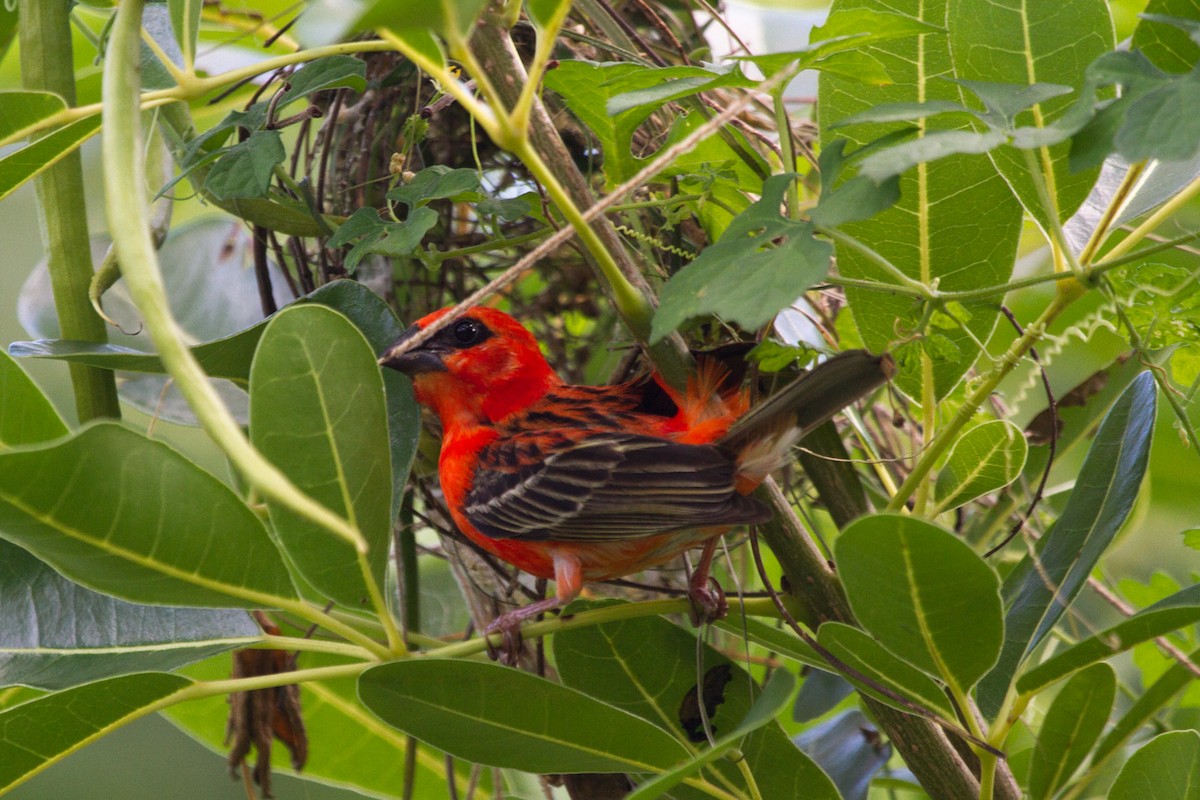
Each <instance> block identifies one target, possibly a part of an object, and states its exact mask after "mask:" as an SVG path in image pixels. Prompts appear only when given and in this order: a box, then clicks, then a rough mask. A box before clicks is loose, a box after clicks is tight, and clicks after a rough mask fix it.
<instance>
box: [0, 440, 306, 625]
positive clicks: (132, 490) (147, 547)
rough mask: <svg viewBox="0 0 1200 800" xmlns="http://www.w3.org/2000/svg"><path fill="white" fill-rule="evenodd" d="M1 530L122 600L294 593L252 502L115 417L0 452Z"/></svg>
mask: <svg viewBox="0 0 1200 800" xmlns="http://www.w3.org/2000/svg"><path fill="white" fill-rule="evenodd" d="M0 536H3V537H4V538H5V539H9V540H10V541H13V542H15V543H17V544H19V545H20V546H21V547H23V548H25V549H26V550H29V551H30V552H32V553H33V554H34V555H36V556H37V557H38V558H39V559H41V560H42V561H45V562H46V563H48V564H50V565H51V566H53V567H54V568H55V569H56V570H58V571H59V572H61V573H62V574H64V575H66V576H67V577H69V578H70V579H71V580H73V581H75V582H77V583H80V584H82V585H84V586H87V587H89V588H92V589H95V590H97V591H101V592H104V593H106V594H111V595H113V596H115V597H120V598H123V599H126V600H130V601H132V602H139V603H162V604H167V605H191V606H215V607H232V608H238V607H245V606H247V605H260V606H266V607H271V606H273V605H275V604H277V603H279V602H282V601H284V600H291V599H294V598H295V592H294V589H293V587H292V585H291V579H290V578H289V576H288V572H287V568H286V567H285V566H284V563H283V559H282V558H281V557H280V555H279V551H278V550H276V549H275V545H274V544H273V543H272V542H271V539H270V538H269V537H268V535H267V531H266V529H265V528H264V527H263V524H262V522H261V521H260V520H259V519H258V517H257V516H255V514H254V512H253V511H251V510H250V509H249V508H247V507H246V505H245V504H244V503H242V501H241V500H240V499H239V498H238V497H237V496H236V495H235V494H234V493H233V492H232V491H231V490H230V489H229V488H228V487H227V486H225V485H224V484H223V483H221V482H220V481H218V480H217V479H216V478H214V477H213V476H211V475H209V474H208V473H207V472H204V471H203V470H201V469H200V468H199V467H197V466H196V465H195V464H193V463H191V462H190V461H188V460H187V459H186V458H184V457H183V456H181V455H179V454H178V453H177V452H175V451H174V450H172V449H171V448H169V447H168V446H167V445H165V444H163V443H161V442H156V441H152V440H150V439H147V438H145V437H144V436H141V435H139V434H137V433H134V432H133V431H131V430H129V429H128V428H124V427H122V426H121V425H118V424H114V423H108V422H102V423H98V424H95V425H92V426H90V427H87V428H84V429H83V430H82V431H80V432H79V433H78V434H77V435H75V436H73V437H72V438H70V439H66V440H63V441H60V442H59V443H57V444H54V445H50V446H47V447H44V448H39V449H23V450H16V451H12V452H8V453H0Z"/></svg>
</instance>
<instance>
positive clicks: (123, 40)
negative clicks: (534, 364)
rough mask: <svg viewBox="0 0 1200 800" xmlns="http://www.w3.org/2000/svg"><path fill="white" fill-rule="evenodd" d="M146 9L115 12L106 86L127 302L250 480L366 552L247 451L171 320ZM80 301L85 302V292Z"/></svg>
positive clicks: (113, 215) (114, 224) (111, 186)
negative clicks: (150, 168) (145, 83)
mask: <svg viewBox="0 0 1200 800" xmlns="http://www.w3.org/2000/svg"><path fill="white" fill-rule="evenodd" d="M144 5H145V0H125V1H124V2H122V4H121V5H120V7H118V9H117V12H116V16H115V19H114V22H113V28H112V36H111V39H110V41H109V50H108V58H107V59H106V60H105V64H104V81H103V90H104V99H105V103H104V112H103V117H104V129H105V135H104V139H103V161H104V179H105V180H104V190H105V199H106V201H107V202H106V208H107V211H108V220H109V230H110V232H111V234H112V238H113V245H114V246H115V248H116V250H117V257H118V258H119V259H120V262H121V267H122V274H123V276H124V278H125V283H126V285H127V286H128V288H129V294H130V297H131V298H132V299H133V302H134V304H135V305H136V306H137V308H138V311H139V312H140V313H141V315H142V319H143V320H144V322H145V325H146V330H147V331H148V332H149V333H150V337H151V339H152V340H153V342H154V345H155V347H156V348H157V349H158V353H159V357H160V358H161V359H162V362H163V365H164V366H165V367H166V369H167V371H168V372H169V373H170V374H171V377H172V378H174V379H175V382H176V384H177V385H178V386H179V390H180V392H181V393H182V394H183V396H184V397H185V398H186V399H187V401H188V404H189V405H190V406H191V408H192V410H193V411H194V412H195V414H196V417H197V418H198V419H199V420H200V423H201V425H203V427H204V429H205V430H206V431H207V432H208V434H209V436H211V437H212V438H213V440H214V441H216V443H217V444H218V445H219V446H220V447H221V449H222V450H224V451H225V453H226V454H227V455H228V456H229V458H230V460H231V461H232V462H233V463H234V465H235V466H236V467H237V468H238V469H239V471H241V472H242V473H243V475H244V476H245V477H246V479H247V481H249V483H250V484H251V485H252V486H253V487H254V488H255V489H257V490H258V491H259V492H260V493H261V494H262V495H263V496H264V497H267V498H270V499H271V500H274V501H275V502H277V503H279V504H280V505H283V506H285V507H286V508H288V509H290V510H291V511H294V512H296V513H297V514H300V515H301V516H303V517H304V518H306V519H309V520H311V521H313V522H315V523H317V524H319V525H320V526H321V527H323V528H326V529H328V530H329V531H330V532H331V533H333V534H335V535H336V536H339V537H341V538H342V539H345V540H346V541H348V542H350V543H352V544H354V545H355V547H357V548H359V549H360V550H362V549H365V548H366V542H365V541H364V540H363V538H362V534H361V533H360V532H359V531H358V530H357V528H355V527H354V526H353V525H351V524H350V523H349V522H347V521H346V520H345V519H342V518H341V517H340V516H338V515H337V514H334V513H333V512H332V511H330V510H329V509H328V508H326V507H325V506H323V505H321V504H320V503H318V502H317V501H315V500H313V499H312V498H311V497H308V496H307V495H305V494H304V493H303V492H301V491H300V490H299V489H297V488H296V486H295V485H294V484H293V483H292V482H291V481H290V480H289V479H288V478H287V476H285V475H284V474H283V473H282V472H280V471H279V470H278V469H277V468H276V467H275V466H274V465H273V464H271V463H270V462H269V461H267V460H266V459H265V458H263V456H262V455H261V454H260V453H259V452H258V451H257V450H255V449H254V447H252V446H251V445H250V443H249V441H247V439H246V436H245V434H244V433H243V432H242V429H241V426H240V425H239V424H238V422H237V420H235V419H234V418H233V415H232V414H230V413H229V410H228V409H227V408H226V407H225V405H224V404H223V403H222V402H221V398H220V396H219V395H218V394H217V393H216V390H215V389H214V388H213V386H212V384H211V383H210V382H209V381H208V376H207V375H206V374H205V373H204V370H203V369H202V368H201V367H200V365H199V363H198V362H197V361H196V359H195V357H194V356H192V354H191V352H190V351H189V350H188V348H187V346H186V344H185V343H184V337H183V332H182V330H181V329H180V328H179V324H178V323H177V322H176V320H175V317H174V315H173V314H172V313H171V310H170V306H169V304H168V301H167V295H166V291H165V289H164V287H163V282H162V274H161V272H160V270H159V265H158V254H157V253H156V252H155V249H154V242H153V241H152V239H151V235H150V226H149V221H148V219H147V215H146V206H145V202H144V200H143V197H142V194H143V187H144V186H145V170H144V165H143V163H142V160H141V153H142V146H141V139H142V137H141V116H140V107H139V102H138V86H139V85H140V74H139V70H138V60H139V56H140V45H141V38H140V26H141V15H142V9H143V7H144ZM82 296H83V298H84V300H85V302H86V287H85V289H84V291H83V295H82Z"/></svg>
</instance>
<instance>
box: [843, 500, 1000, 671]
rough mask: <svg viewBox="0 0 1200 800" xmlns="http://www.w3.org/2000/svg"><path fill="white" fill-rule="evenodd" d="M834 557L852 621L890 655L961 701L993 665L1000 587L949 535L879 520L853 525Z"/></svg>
mask: <svg viewBox="0 0 1200 800" xmlns="http://www.w3.org/2000/svg"><path fill="white" fill-rule="evenodd" d="M834 552H835V554H836V556H837V565H838V573H839V574H840V575H841V576H842V581H843V583H844V584H845V587H846V595H847V597H848V598H849V600H850V607H851V608H852V609H853V610H854V614H855V616H856V617H858V619H859V620H860V621H861V622H862V625H863V627H864V628H866V630H867V631H869V632H870V633H871V634H872V635H873V636H874V637H875V638H876V639H877V640H879V642H880V644H882V645H883V646H884V647H886V648H887V649H888V650H890V651H891V652H892V653H894V654H896V655H898V656H900V657H901V658H903V659H905V660H906V661H908V662H909V663H910V664H912V665H913V666H916V667H919V668H920V669H922V670H924V671H925V672H927V673H929V674H931V675H936V676H938V677H940V678H941V679H942V680H944V681H945V682H946V683H947V684H949V685H950V686H952V687H954V688H955V689H956V690H957V691H956V693H958V694H965V693H966V692H967V691H968V690H969V689H970V688H971V687H972V686H974V685H975V682H976V681H978V680H979V678H980V677H981V676H983V674H984V673H986V672H987V671H988V669H990V668H991V667H992V665H993V664H995V663H996V656H997V655H998V654H999V652H1000V646H1001V644H1002V643H1003V640H1004V625H1003V609H1002V608H1001V605H1000V594H999V591H998V589H999V583H1000V580H999V578H998V577H997V576H996V573H995V572H993V571H992V568H991V567H989V566H988V565H987V564H985V563H984V562H983V560H982V559H980V558H979V556H977V555H976V554H975V552H974V551H972V550H971V548H970V547H969V546H967V545H966V544H965V543H963V542H962V541H961V540H959V539H958V538H957V537H955V536H954V535H953V534H951V533H949V532H947V531H945V530H942V529H941V528H939V527H937V526H935V525H931V524H930V523H928V522H925V521H923V520H920V519H917V518H915V517H905V516H899V515H893V514H879V515H876V516H871V517H862V518H860V519H858V520H856V521H854V522H852V523H851V524H850V526H849V527H847V528H846V530H845V531H844V532H843V533H842V535H841V537H839V538H838V540H837V543H836V545H835V546H834Z"/></svg>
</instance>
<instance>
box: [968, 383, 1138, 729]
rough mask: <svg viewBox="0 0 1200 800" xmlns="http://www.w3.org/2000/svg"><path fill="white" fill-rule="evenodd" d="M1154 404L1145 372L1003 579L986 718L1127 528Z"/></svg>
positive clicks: (984, 698) (983, 694) (983, 705)
mask: <svg viewBox="0 0 1200 800" xmlns="http://www.w3.org/2000/svg"><path fill="white" fill-rule="evenodd" d="M1155 405H1156V403H1155V386H1154V376H1153V375H1151V374H1150V373H1149V372H1143V373H1142V374H1141V375H1139V376H1138V377H1137V378H1135V379H1134V381H1133V382H1132V383H1131V384H1130V385H1129V388H1128V389H1126V390H1125V392H1124V393H1123V394H1122V395H1121V397H1120V399H1118V400H1117V402H1116V403H1114V404H1113V407H1112V409H1110V410H1109V412H1108V415H1107V416H1106V417H1105V418H1104V422H1103V423H1101V425H1100V429H1099V430H1098V431H1097V432H1096V438H1095V440H1094V441H1093V442H1092V447H1091V450H1089V451H1088V455H1087V458H1086V460H1085V461H1084V463H1083V467H1082V469H1080V472H1079V477H1078V479H1077V480H1076V481H1075V490H1074V491H1073V492H1071V498H1070V499H1069V500H1068V501H1067V505H1066V508H1064V509H1063V513H1062V515H1061V516H1060V517H1059V519H1058V521H1057V522H1056V523H1055V524H1054V527H1052V528H1051V529H1050V532H1049V533H1048V534H1046V536H1044V537H1042V539H1041V540H1039V541H1038V543H1037V548H1036V550H1035V552H1034V553H1033V554H1032V556H1030V555H1027V556H1026V557H1025V558H1024V559H1022V560H1021V562H1020V563H1019V564H1018V565H1017V567H1016V568H1015V569H1014V570H1013V571H1012V572H1010V573H1009V575H1008V577H1007V578H1005V581H1004V598H1005V603H1006V605H1007V607H1008V611H1007V614H1006V616H1005V635H1004V649H1003V650H1002V651H1001V654H1000V660H999V661H998V662H997V664H996V667H995V669H993V670H992V671H991V672H990V673H988V675H987V676H986V677H985V678H984V679H983V681H981V682H980V685H979V695H978V698H979V706H980V709H981V710H982V711H983V713H984V714H986V715H988V716H994V715H995V714H996V713H997V712H998V711H999V710H1000V707H1001V705H1002V704H1003V702H1004V697H1005V695H1006V694H1007V692H1008V689H1009V684H1010V683H1011V682H1012V679H1013V676H1014V675H1015V674H1016V671H1017V669H1018V668H1019V667H1020V665H1021V663H1022V662H1023V661H1024V660H1025V658H1026V657H1027V656H1028V655H1029V653H1030V652H1031V651H1032V650H1033V649H1034V648H1035V647H1037V645H1038V644H1039V643H1040V642H1041V641H1042V639H1043V638H1044V637H1045V635H1046V634H1047V633H1049V631H1050V629H1051V628H1053V627H1054V625H1055V623H1056V622H1057V621H1058V619H1059V617H1061V616H1062V613H1063V612H1064V611H1065V610H1066V608H1067V606H1069V605H1070V604H1071V602H1072V601H1073V600H1074V599H1075V595H1076V594H1078V593H1079V590H1080V588H1082V587H1083V584H1084V582H1085V581H1086V580H1087V578H1088V576H1089V575H1090V574H1091V572H1092V570H1093V569H1094V568H1095V566H1096V563H1097V561H1098V560H1099V559H1100V556H1101V555H1102V554H1103V553H1104V551H1105V550H1106V549H1107V548H1108V545H1109V544H1110V543H1111V542H1112V540H1113V537H1114V536H1116V535H1117V531H1118V530H1120V528H1121V525H1122V524H1123V523H1124V522H1125V518H1126V517H1127V516H1128V514H1129V511H1130V509H1131V508H1132V507H1133V502H1134V500H1135V499H1136V498H1137V493H1138V490H1139V488H1140V487H1141V483H1142V476H1143V475H1145V472H1146V463H1147V460H1148V457H1149V450H1150V440H1151V434H1152V433H1153V432H1154V415H1155ZM1034 559H1036V560H1037V563H1034Z"/></svg>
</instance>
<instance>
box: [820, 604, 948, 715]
mask: <svg viewBox="0 0 1200 800" xmlns="http://www.w3.org/2000/svg"><path fill="white" fill-rule="evenodd" d="M817 641H818V642H820V643H821V645H822V646H824V647H825V649H827V650H829V652H831V653H833V654H834V655H835V656H837V657H838V658H839V659H841V660H842V661H843V662H845V663H846V664H847V665H849V666H850V667H852V668H853V669H855V670H858V671H859V672H860V673H862V674H863V675H865V676H867V677H868V678H870V679H871V680H873V681H875V682H876V683H879V684H882V685H883V686H885V687H887V688H888V689H891V690H892V691H893V692H895V693H896V694H899V695H900V696H901V697H904V698H906V699H908V700H911V701H912V702H914V703H916V704H917V705H919V706H921V707H922V708H925V709H926V710H928V711H932V712H934V713H937V714H940V715H941V717H942V718H943V719H948V720H953V719H955V716H956V715H955V713H954V707H953V706H951V705H950V702H949V701H948V700H947V699H946V693H945V692H944V691H943V690H942V688H941V687H940V686H938V685H937V683H935V682H934V681H933V680H932V679H931V678H930V677H929V676H928V675H926V674H925V673H924V672H921V671H920V670H919V669H915V668H914V667H912V666H911V665H909V664H908V663H906V662H904V661H901V660H900V659H899V658H897V657H896V656H894V655H892V654H891V653H890V652H888V651H887V650H886V649H885V648H884V647H883V645H881V644H879V642H877V641H875V640H874V639H872V638H871V636H870V635H869V634H867V633H866V632H864V631H861V630H859V629H858V628H855V627H852V626H850V625H843V624H842V623H840V622H826V623H824V624H822V625H821V627H820V628H819V629H818V630H817ZM842 677H843V678H845V679H846V680H847V681H849V682H850V683H851V684H853V685H854V687H855V688H856V689H858V690H859V691H860V692H863V693H864V694H867V695H870V696H871V697H873V698H875V699H876V700H878V701H879V702H881V703H883V704H884V705H888V706H891V707H892V708H895V709H898V710H900V711H903V712H904V713H906V714H911V713H913V712H912V709H911V708H909V707H907V706H905V705H904V704H903V703H898V702H896V700H895V699H893V698H891V697H888V696H887V695H886V694H883V693H882V692H880V691H879V690H877V689H875V688H873V687H871V686H868V685H867V684H866V683H864V682H863V681H862V680H860V679H859V678H856V677H854V676H851V675H844V674H843V675H842Z"/></svg>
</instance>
